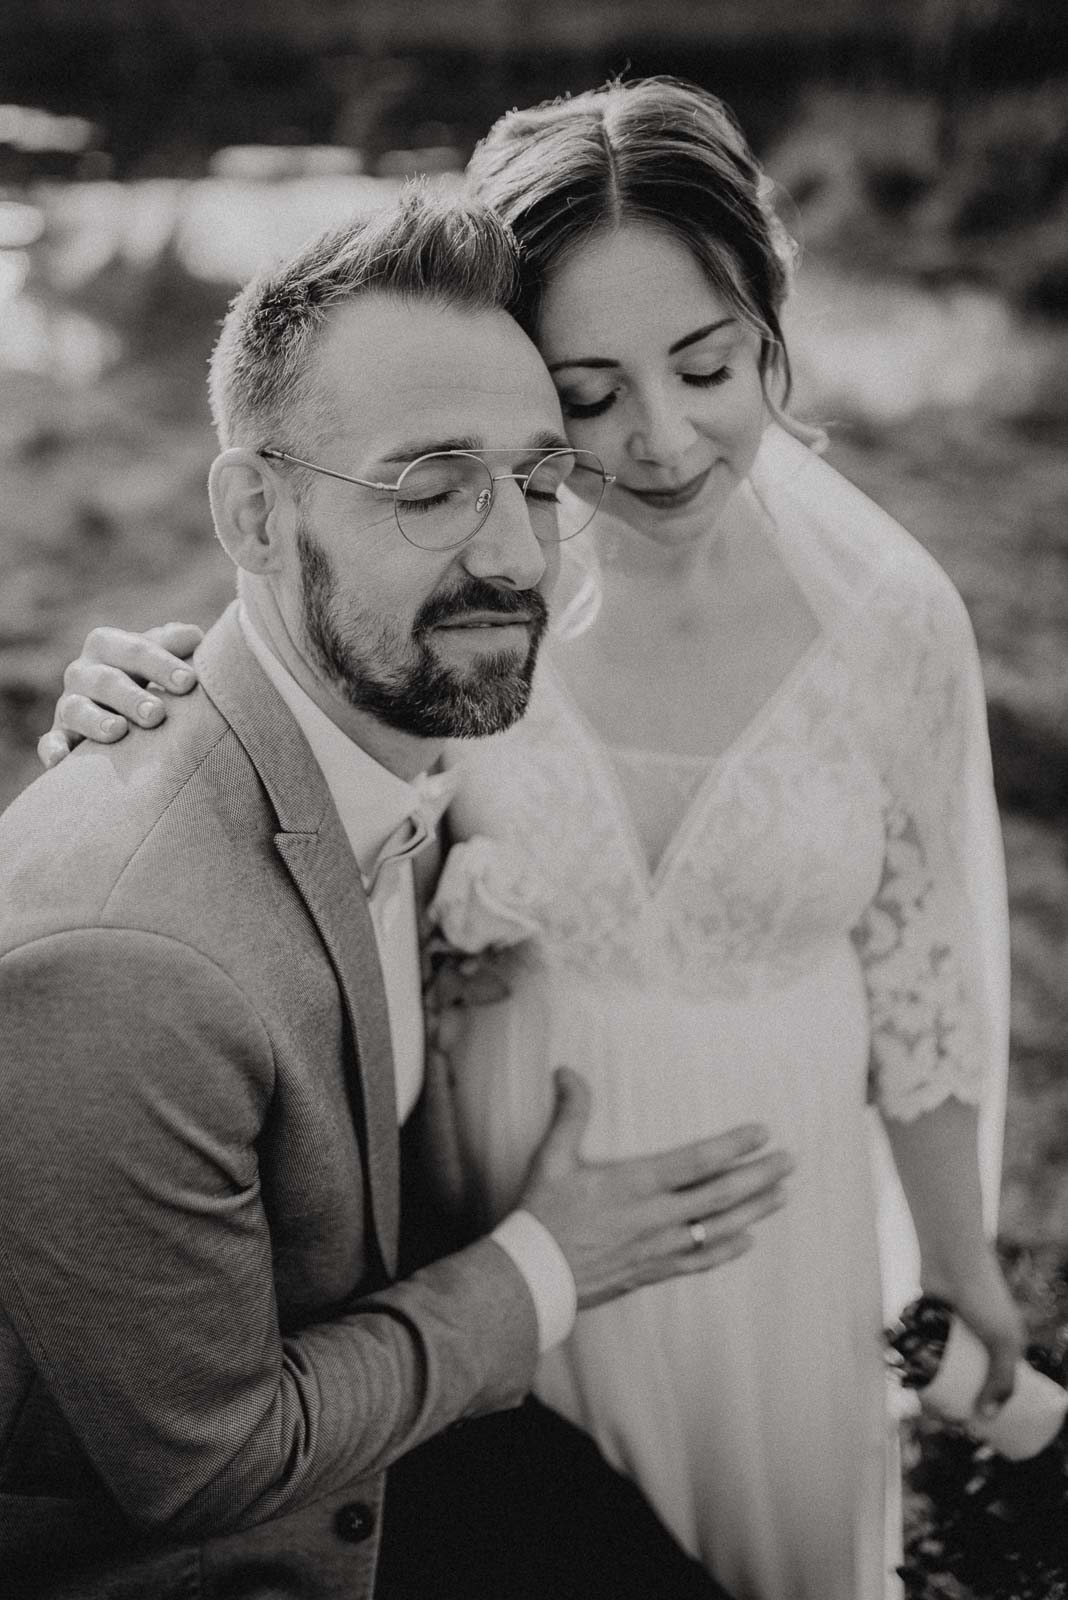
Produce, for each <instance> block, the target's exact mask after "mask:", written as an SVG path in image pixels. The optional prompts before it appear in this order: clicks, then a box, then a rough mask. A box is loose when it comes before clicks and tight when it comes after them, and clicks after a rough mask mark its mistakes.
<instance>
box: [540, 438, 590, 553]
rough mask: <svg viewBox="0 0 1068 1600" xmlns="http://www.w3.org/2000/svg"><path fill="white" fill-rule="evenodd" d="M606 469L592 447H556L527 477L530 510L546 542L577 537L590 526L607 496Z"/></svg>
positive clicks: (551, 542) (542, 539)
mask: <svg viewBox="0 0 1068 1600" xmlns="http://www.w3.org/2000/svg"><path fill="white" fill-rule="evenodd" d="M604 490H605V476H604V468H603V467H602V465H601V463H600V461H599V460H598V458H597V457H596V456H595V455H593V454H592V452H591V451H589V450H555V451H554V452H553V454H552V455H550V456H546V457H545V460H544V461H539V462H538V464H537V466H536V467H535V468H534V471H533V472H532V473H531V474H530V477H529V478H528V480H527V486H526V497H527V509H528V511H529V512H530V523H531V527H532V528H533V529H534V534H535V537H536V538H537V539H539V540H541V541H542V543H544V544H560V543H562V542H563V541H564V540H565V539H573V538H574V537H575V535H576V533H581V532H582V530H583V528H585V527H588V526H589V524H590V523H591V522H592V521H593V518H594V516H595V515H596V512H597V508H598V506H599V505H600V503H601V501H602V499H603V498H604Z"/></svg>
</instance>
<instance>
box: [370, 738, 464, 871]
mask: <svg viewBox="0 0 1068 1600" xmlns="http://www.w3.org/2000/svg"><path fill="white" fill-rule="evenodd" d="M458 781H459V773H458V772H457V771H456V770H455V769H452V768H450V769H448V770H446V771H445V772H434V773H426V772H421V773H420V774H419V776H418V777H417V778H413V779H412V785H411V786H412V788H413V789H414V790H415V791H416V794H417V795H418V800H417V802H416V804H415V806H414V808H413V809H412V810H411V811H410V812H409V813H408V815H407V816H406V817H404V818H403V819H402V820H401V821H400V822H399V823H398V824H397V826H396V827H395V828H394V830H393V832H392V833H391V834H389V835H388V836H387V837H386V839H385V840H383V842H382V845H381V848H380V849H379V851H378V854H377V855H376V856H375V859H374V862H373V864H372V866H371V870H370V872H369V873H367V874H365V876H364V887H365V888H366V890H367V893H368V894H373V893H374V889H375V885H376V883H377V882H378V874H379V873H380V872H381V871H382V868H383V867H384V866H385V865H386V864H387V862H390V861H405V860H407V861H411V860H414V859H415V857H416V856H417V855H419V854H421V852H422V851H424V850H425V849H427V847H428V846H429V845H431V844H433V842H434V840H435V839H436V838H437V833H438V823H439V822H440V821H441V818H442V814H443V813H444V812H445V810H446V809H447V808H448V805H449V803H450V801H451V800H452V797H453V795H454V794H455V793H456V785H457V783H458Z"/></svg>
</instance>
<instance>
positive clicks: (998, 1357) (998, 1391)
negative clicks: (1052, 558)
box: [975, 1341, 1016, 1420]
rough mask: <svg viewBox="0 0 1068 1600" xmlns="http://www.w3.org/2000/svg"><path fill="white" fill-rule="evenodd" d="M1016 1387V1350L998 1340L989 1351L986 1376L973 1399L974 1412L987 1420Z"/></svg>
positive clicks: (1009, 1397)
mask: <svg viewBox="0 0 1068 1600" xmlns="http://www.w3.org/2000/svg"><path fill="white" fill-rule="evenodd" d="M1015 1388H1016V1351H1015V1349H1014V1348H1011V1349H1010V1348H1008V1347H1006V1346H1005V1345H1003V1344H1002V1343H1001V1342H1000V1341H999V1342H998V1344H996V1345H995V1346H994V1347H993V1349H992V1350H991V1352H990V1363H989V1365H988V1367H987V1370H986V1378H985V1379H984V1380H983V1387H982V1388H981V1389H980V1391H979V1393H978V1395H977V1396H976V1401H975V1410H976V1414H977V1415H978V1416H980V1417H983V1418H984V1419H986V1420H989V1419H990V1418H991V1417H994V1416H996V1415H997V1413H998V1412H999V1411H1000V1410H1001V1408H1002V1406H1003V1405H1004V1404H1005V1402H1006V1400H1009V1399H1011V1397H1012V1393H1013V1390H1014V1389H1015Z"/></svg>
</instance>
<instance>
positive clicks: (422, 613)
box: [413, 578, 549, 636]
mask: <svg viewBox="0 0 1068 1600" xmlns="http://www.w3.org/2000/svg"><path fill="white" fill-rule="evenodd" d="M486 611H492V612H497V613H498V614H499V615H502V616H503V615H508V616H523V617H524V618H526V617H529V618H530V621H531V622H532V623H533V625H534V632H535V636H538V635H540V634H541V633H542V632H544V630H545V628H546V626H547V624H548V621H549V607H548V606H547V605H546V603H545V598H544V596H543V595H542V594H541V593H540V592H539V591H538V590H537V589H499V588H497V586H496V585H495V584H492V583H485V582H484V581H483V580H482V579H480V578H471V579H469V580H468V582H467V583H465V584H464V585H463V587H462V588H459V589H454V590H453V591H452V592H451V593H450V594H441V595H434V596H432V597H431V599H429V600H428V601H426V603H425V604H424V605H422V606H421V607H420V608H419V611H418V614H417V615H416V619H415V626H414V629H413V632H414V633H416V634H417V635H418V634H423V633H428V632H429V631H430V630H431V629H432V628H441V627H444V626H446V625H447V624H449V623H455V622H456V621H457V619H459V618H462V617H464V616H466V615H467V614H468V613H470V612H486Z"/></svg>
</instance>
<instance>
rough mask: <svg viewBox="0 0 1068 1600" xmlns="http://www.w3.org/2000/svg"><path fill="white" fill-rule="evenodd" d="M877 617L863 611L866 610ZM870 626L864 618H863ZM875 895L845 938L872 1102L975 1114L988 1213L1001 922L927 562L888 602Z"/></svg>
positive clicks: (982, 736)
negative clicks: (860, 990)
mask: <svg viewBox="0 0 1068 1600" xmlns="http://www.w3.org/2000/svg"><path fill="white" fill-rule="evenodd" d="M876 609H878V608H876ZM870 620H874V619H873V618H872V619H870ZM884 620H887V621H888V623H889V625H888V627H887V629H886V634H885V637H886V645H885V659H883V660H881V661H880V662H879V663H878V673H877V681H876V680H875V679H873V684H874V688H873V693H875V694H881V697H882V707H883V711H884V712H885V709H886V707H887V706H890V707H891V708H892V710H891V712H890V714H889V716H887V717H886V719H885V720H884V722H883V728H884V731H885V732H886V734H887V735H888V737H887V740H886V744H885V746H884V751H883V755H884V759H883V761H882V763H881V765H882V768H883V776H884V780H885V783H886V787H887V791H888V794H889V796H890V797H891V798H890V800H889V803H888V806H887V813H886V826H887V847H886V856H885V864H884V872H883V878H882V882H881V884H880V887H879V889H878V892H877V894H876V896H875V898H874V900H873V901H872V903H871V905H870V906H869V908H868V910H867V912H866V913H865V915H864V917H863V918H862V920H861V923H860V925H859V927H858V928H857V930H856V932H855V935H854V938H855V942H856V945H857V948H858V950H859V952H860V957H861V961H862V965H863V969H864V975H865V980H866V983H867V987H868V993H869V997H870V1004H871V1016H872V1056H871V1066H872V1077H873V1085H872V1087H873V1095H874V1098H875V1099H876V1101H877V1103H878V1104H879V1106H880V1109H881V1110H882V1111H883V1112H884V1114H885V1115H887V1116H890V1117H894V1118H897V1119H900V1120H903V1121H911V1120H912V1119H913V1118H915V1117H916V1116H919V1115H920V1114H921V1113H922V1112H924V1111H929V1110H931V1109H933V1108H934V1107H935V1106H936V1105H938V1104H940V1103H941V1102H942V1101H943V1100H945V1099H948V1098H950V1097H951V1096H952V1097H956V1098H958V1099H961V1100H964V1101H967V1102H971V1103H978V1104H979V1105H980V1146H981V1148H980V1165H981V1169H982V1172H983V1177H984V1190H985V1197H986V1202H987V1210H988V1213H990V1214H992V1213H993V1208H994V1207H996V1200H997V1191H998V1178H999V1173H1000V1150H1001V1133H1002V1124H1003V1118H1004V1103H1005V1083H1006V1076H1007V1062H1008V918H1007V897H1006V891H1005V876H1004V859H1003V853H1002V845H1001V833H1000V827H999V823H998V817H997V808H996V804H995V800H994V789H993V780H992V772H991V763H990V746H989V739H988V736H987V726H986V705H985V698H984V694H983V686H982V678H981V675H980V671H979V659H978V652H977V650H976V646H975V639H974V635H973V634H972V629H971V623H970V621H969V619H968V615H967V612H966V611H965V609H964V604H963V602H962V601H961V599H960V597H959V595H958V594H957V592H956V590H955V589H954V588H953V587H952V585H951V584H950V583H949V580H948V579H947V578H946V577H945V575H944V574H943V573H942V572H941V571H940V570H939V569H938V568H937V567H935V566H934V564H933V563H925V564H923V565H921V566H920V567H919V568H918V569H914V570H913V571H912V573H911V574H910V575H909V581H908V582H907V583H905V584H899V585H898V586H897V588H896V593H895V598H894V600H893V602H888V605H887V616H886V617H885V618H884Z"/></svg>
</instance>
